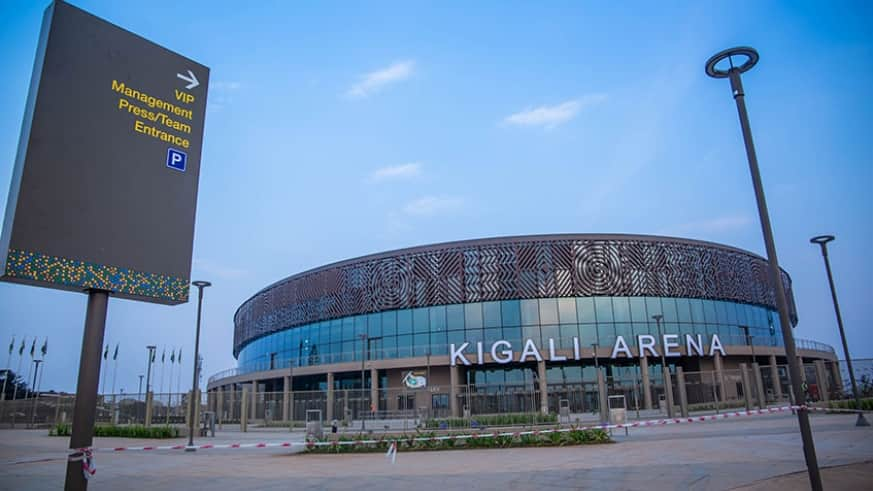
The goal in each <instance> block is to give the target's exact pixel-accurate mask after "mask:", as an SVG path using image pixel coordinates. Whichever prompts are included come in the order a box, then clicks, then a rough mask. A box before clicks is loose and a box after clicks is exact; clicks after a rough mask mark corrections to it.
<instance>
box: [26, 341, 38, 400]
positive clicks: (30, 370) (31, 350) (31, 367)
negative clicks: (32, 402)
mask: <svg viewBox="0 0 873 491" xmlns="http://www.w3.org/2000/svg"><path fill="white" fill-rule="evenodd" d="M34 346H36V338H33V345H32V346H31V347H30V360H31V361H33V347H34ZM32 371H33V363H30V364H29V366H28V367H27V378H26V379H24V383H25V384H26V383H27V381H28V380H30V372H32ZM30 389H31V390H30V391H31V392H33V387H31V388H30ZM24 400H25V401H26V400H27V391H25V392H24Z"/></svg>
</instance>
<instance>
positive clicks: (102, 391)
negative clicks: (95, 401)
mask: <svg viewBox="0 0 873 491" xmlns="http://www.w3.org/2000/svg"><path fill="white" fill-rule="evenodd" d="M108 357H109V345H108V344H107V345H106V349H105V350H104V351H103V361H106V358H108ZM102 365H103V364H102V363H101V366H102ZM100 375H102V376H103V385H101V387H102V388H101V389H100V393H101V394H103V398H104V399H105V398H106V367H105V366H103V368H102V369H101V370H100Z"/></svg>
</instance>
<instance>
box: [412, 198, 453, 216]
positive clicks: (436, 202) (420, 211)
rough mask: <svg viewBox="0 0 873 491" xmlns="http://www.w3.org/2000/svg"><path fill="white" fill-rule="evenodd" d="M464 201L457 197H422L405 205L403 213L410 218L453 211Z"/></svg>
mask: <svg viewBox="0 0 873 491" xmlns="http://www.w3.org/2000/svg"><path fill="white" fill-rule="evenodd" d="M463 203H464V200H462V199H461V198H459V197H457V196H424V197H422V198H418V199H416V200H413V201H410V202H409V203H406V205H405V206H404V207H403V213H405V214H406V215H411V216H428V215H436V214H439V213H445V212H450V211H455V210H457V209H459V208H460V207H461V205H463Z"/></svg>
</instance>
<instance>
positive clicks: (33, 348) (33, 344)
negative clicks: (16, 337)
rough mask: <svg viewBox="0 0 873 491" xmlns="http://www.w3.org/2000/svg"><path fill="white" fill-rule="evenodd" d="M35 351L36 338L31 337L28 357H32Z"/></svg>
mask: <svg viewBox="0 0 873 491" xmlns="http://www.w3.org/2000/svg"><path fill="white" fill-rule="evenodd" d="M34 352H36V338H33V343H31V344H30V357H31V358H33V354H34Z"/></svg>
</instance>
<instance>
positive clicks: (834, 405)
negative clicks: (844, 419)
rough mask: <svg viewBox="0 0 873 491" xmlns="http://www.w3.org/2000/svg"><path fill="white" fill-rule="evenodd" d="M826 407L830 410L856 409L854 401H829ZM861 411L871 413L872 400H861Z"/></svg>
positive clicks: (872, 407)
mask: <svg viewBox="0 0 873 491" xmlns="http://www.w3.org/2000/svg"><path fill="white" fill-rule="evenodd" d="M828 407H830V408H831V409H857V405H855V400H854V399H844V400H841V401H830V403H828ZM861 410H862V411H873V398H867V399H861Z"/></svg>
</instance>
